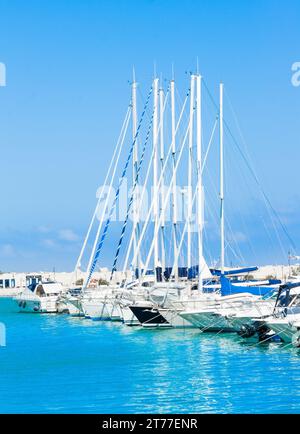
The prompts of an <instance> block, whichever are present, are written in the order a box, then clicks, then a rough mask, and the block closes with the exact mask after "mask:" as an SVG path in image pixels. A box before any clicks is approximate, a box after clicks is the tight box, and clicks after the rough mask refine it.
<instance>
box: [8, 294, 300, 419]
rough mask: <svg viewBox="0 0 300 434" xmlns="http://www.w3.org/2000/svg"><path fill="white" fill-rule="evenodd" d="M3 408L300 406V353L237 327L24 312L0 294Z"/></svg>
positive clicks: (236, 409)
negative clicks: (233, 330) (226, 330)
mask: <svg viewBox="0 0 300 434" xmlns="http://www.w3.org/2000/svg"><path fill="white" fill-rule="evenodd" d="M0 321H1V322H2V323H4V324H5V325H6V331H7V346H6V347H0V412H1V413H14V412H17V413H79V412H80V413H138V412H145V413H148V412H154V413H155V412H161V413H167V412H168V413H174V412H179V413H181V412H184V413H185V412H186V413H211V412H213V413H277V412H281V413H298V412H300V352H299V351H298V350H296V349H291V348H290V347H286V345H284V344H275V343H271V344H263V345H259V346H253V343H252V344H245V343H244V342H242V341H241V340H240V338H239V337H238V336H235V335H229V334H228V335H217V336H216V335H213V334H201V333H199V331H197V330H189V331H184V330H152V331H151V330H143V329H136V328H129V327H126V326H123V325H122V324H119V323H109V322H92V321H90V320H86V319H76V318H71V317H68V316H65V315H60V316H59V315H57V316H56V315H35V314H19V313H17V312H16V311H15V308H14V304H13V302H12V300H8V299H0Z"/></svg>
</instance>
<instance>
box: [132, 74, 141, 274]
mask: <svg viewBox="0 0 300 434" xmlns="http://www.w3.org/2000/svg"><path fill="white" fill-rule="evenodd" d="M136 90H137V82H136V80H135V71H134V69H133V81H132V87H131V93H132V96H131V99H132V107H131V110H132V138H133V140H134V139H135V136H136V131H137V101H136V100H137V98H136ZM132 163H133V170H132V177H133V182H132V184H134V182H135V178H136V175H137V167H138V141H137V140H136V141H135V144H134V148H133V158H132ZM132 205H133V207H132V208H133V210H132V215H133V227H134V228H135V229H134V234H133V256H134V257H136V254H135V253H136V245H137V239H138V214H137V196H136V192H134V198H133V204H132ZM137 262H139V261H136V262H135V263H134V264H133V269H134V273H135V271H136V268H137ZM139 273H140V271H139Z"/></svg>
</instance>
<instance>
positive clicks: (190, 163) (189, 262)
mask: <svg viewBox="0 0 300 434" xmlns="http://www.w3.org/2000/svg"><path fill="white" fill-rule="evenodd" d="M194 83H195V76H194V75H191V97H190V124H189V155H188V207H187V208H188V216H187V220H188V226H187V266H188V270H189V269H190V268H191V265H192V255H191V254H192V233H191V225H192V168H193V132H194V131H193V124H194V122H193V121H194Z"/></svg>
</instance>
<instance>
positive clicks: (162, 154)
mask: <svg viewBox="0 0 300 434" xmlns="http://www.w3.org/2000/svg"><path fill="white" fill-rule="evenodd" d="M160 85H161V86H162V83H161V84H160ZM159 124H160V162H161V175H162V185H161V190H160V213H161V214H162V216H161V224H160V227H161V267H162V275H163V276H164V271H165V267H166V259H165V232H164V231H165V215H164V210H163V203H164V201H165V199H164V191H165V182H164V173H163V172H162V171H163V167H164V158H165V149H164V90H163V88H162V87H160V89H159Z"/></svg>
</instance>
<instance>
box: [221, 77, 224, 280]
mask: <svg viewBox="0 0 300 434" xmlns="http://www.w3.org/2000/svg"><path fill="white" fill-rule="evenodd" d="M220 207H221V209H220V220H221V221H220V228H221V258H220V259H221V273H222V274H224V262H225V236H224V230H225V227H224V148H223V83H220Z"/></svg>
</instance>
